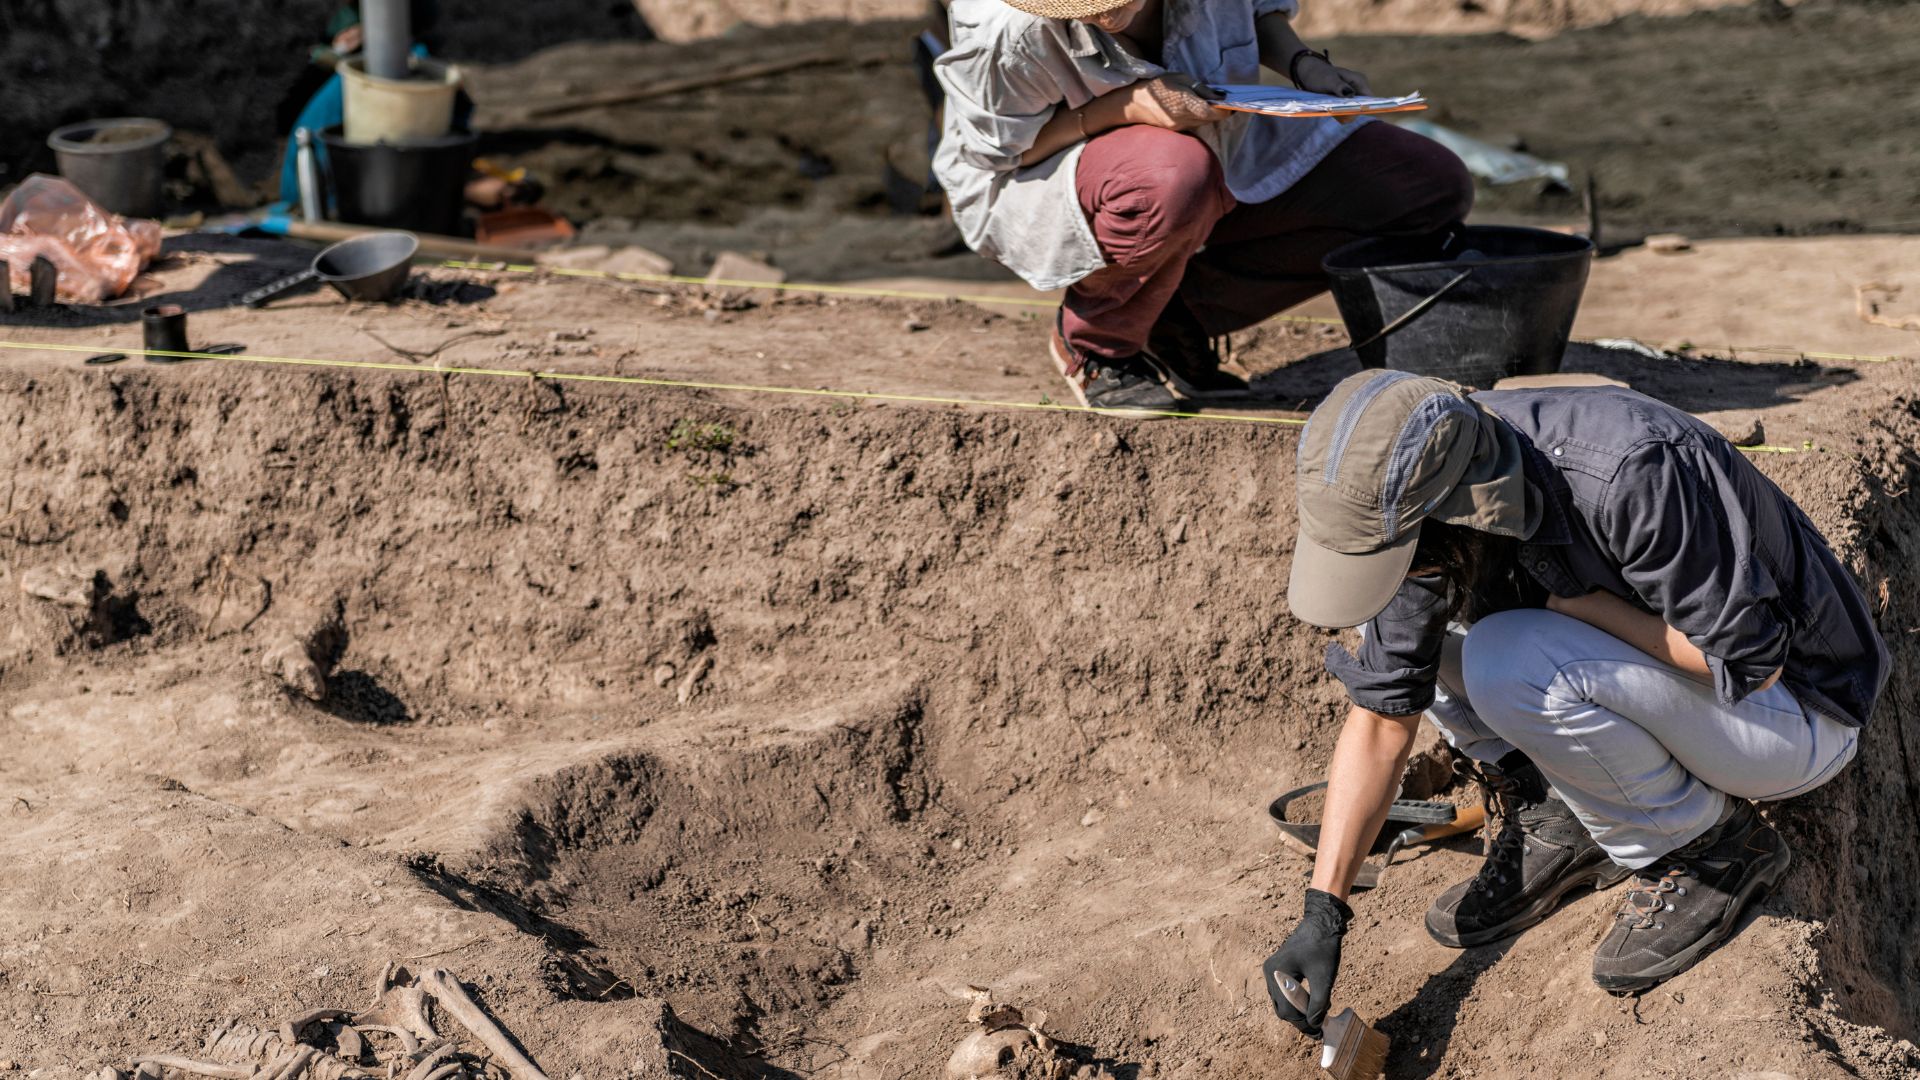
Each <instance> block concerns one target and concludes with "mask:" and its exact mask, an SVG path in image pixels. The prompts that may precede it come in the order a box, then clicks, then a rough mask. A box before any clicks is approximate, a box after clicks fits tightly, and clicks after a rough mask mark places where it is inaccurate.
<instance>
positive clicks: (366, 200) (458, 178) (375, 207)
mask: <svg viewBox="0 0 1920 1080" xmlns="http://www.w3.org/2000/svg"><path fill="white" fill-rule="evenodd" d="M479 141H480V136H478V135H475V134H472V133H470V132H469V133H463V134H456V135H443V136H440V137H439V138H434V139H409V140H407V141H406V142H404V143H390V142H379V143H374V144H372V145H371V146H369V145H365V144H362V143H350V142H348V141H346V139H345V138H343V137H342V136H341V134H340V129H339V128H329V129H328V130H326V131H323V132H321V133H320V142H321V143H322V145H324V146H325V147H326V152H327V170H328V173H329V174H330V177H331V187H332V191H333V199H334V210H335V213H336V214H337V215H338V216H339V220H341V221H349V222H352V223H354V224H356V225H375V226H378V227H380V228H382V229H406V230H408V231H411V232H424V233H440V234H442V235H448V236H457V235H460V234H461V233H462V232H464V230H463V229H462V220H461V211H462V210H464V209H465V207H466V203H467V200H466V188H467V174H468V173H469V172H470V171H471V169H472V166H473V148H474V145H475V144H476V143H478V142H479Z"/></svg>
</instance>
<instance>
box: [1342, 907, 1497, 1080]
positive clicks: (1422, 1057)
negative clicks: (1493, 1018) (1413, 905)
mask: <svg viewBox="0 0 1920 1080" xmlns="http://www.w3.org/2000/svg"><path fill="white" fill-rule="evenodd" d="M1516 940H1518V939H1517V938H1507V939H1505V940H1503V941H1496V942H1494V943H1493V944H1491V945H1483V946H1481V947H1480V948H1477V949H1467V950H1466V951H1464V952H1462V953H1460V955H1459V956H1457V957H1455V958H1454V961H1453V963H1451V964H1448V965H1447V966H1446V968H1445V969H1443V970H1441V971H1439V972H1436V973H1435V974H1434V975H1433V977H1431V978H1429V979H1428V980H1427V981H1426V984H1425V985H1423V986H1422V987H1420V992H1419V993H1418V994H1415V995H1414V996H1413V1000H1411V1001H1409V1002H1407V1003H1406V1004H1405V1005H1402V1006H1400V1007H1399V1008H1397V1009H1395V1010H1393V1012H1392V1013H1390V1014H1388V1015H1387V1016H1385V1017H1383V1018H1382V1019H1381V1020H1380V1022H1379V1023H1378V1024H1377V1025H1375V1026H1376V1027H1378V1028H1379V1029H1380V1030H1381V1031H1382V1032H1384V1033H1385V1034H1386V1036H1387V1037H1388V1038H1389V1039H1392V1040H1393V1044H1392V1049H1391V1050H1389V1051H1388V1054H1387V1072H1388V1073H1389V1074H1391V1075H1393V1076H1400V1077H1409V1078H1413V1080H1424V1078H1425V1077H1429V1076H1432V1075H1434V1074H1435V1073H1437V1072H1439V1071H1440V1066H1441V1063H1442V1062H1444V1061H1446V1059H1447V1047H1448V1045H1449V1044H1451V1043H1452V1042H1453V1029H1454V1025H1456V1024H1458V1023H1459V1022H1460V1007H1461V1005H1462V1004H1464V1003H1465V1002H1466V1000H1467V998H1468V997H1469V996H1470V995H1472V993H1473V986H1474V984H1475V983H1476V982H1478V981H1479V979H1480V976H1482V975H1484V974H1486V972H1487V971H1488V969H1490V968H1492V967H1493V965H1495V964H1497V963H1499V962H1500V958H1501V957H1503V956H1505V955H1507V950H1508V949H1511V948H1513V943H1514V942H1515V941H1516Z"/></svg>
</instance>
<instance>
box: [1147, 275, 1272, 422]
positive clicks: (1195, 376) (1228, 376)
mask: <svg viewBox="0 0 1920 1080" xmlns="http://www.w3.org/2000/svg"><path fill="white" fill-rule="evenodd" d="M1220 340H1225V339H1224V338H1222V339H1220ZM1147 353H1148V354H1149V355H1150V356H1152V357H1153V358H1154V359H1155V360H1158V361H1159V362H1160V366H1161V367H1162V368H1164V369H1166V372H1167V377H1168V381H1170V382H1171V383H1173V388H1174V389H1175V390H1178V391H1179V392H1180V396H1182V397H1185V398H1188V399H1190V400H1193V401H1218V400H1222V399H1228V398H1244V397H1248V396H1250V395H1251V394H1252V393H1253V388H1252V387H1250V386H1248V385H1247V380H1245V379H1242V378H1241V377H1240V376H1238V375H1235V374H1233V373H1231V372H1228V371H1223V370H1221V367H1220V365H1221V363H1222V361H1221V357H1220V350H1219V348H1218V347H1217V344H1216V341H1215V339H1214V338H1211V337H1208V336H1207V331H1206V329H1205V328H1203V327H1202V326H1201V325H1200V320H1199V319H1198V318H1196V317H1195V316H1194V314H1193V311H1192V309H1190V308H1188V307H1187V305H1186V302H1185V301H1184V300H1181V299H1180V297H1179V295H1178V294H1175V296H1174V298H1173V299H1172V300H1170V301H1168V302H1167V310H1165V311H1163V312H1161V313H1160V318H1159V320H1158V321H1156V322H1155V323H1154V324H1153V329H1152V330H1151V331H1149V332H1148V334H1147Z"/></svg>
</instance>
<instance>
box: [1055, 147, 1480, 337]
mask: <svg viewBox="0 0 1920 1080" xmlns="http://www.w3.org/2000/svg"><path fill="white" fill-rule="evenodd" d="M1077 185H1078V188H1079V195H1080V206H1081V209H1083V210H1084V211H1086V214H1087V220H1088V221H1090V222H1092V224H1093V235H1094V237H1095V239H1097V240H1098V241H1099V242H1100V250H1101V253H1102V254H1104V255H1105V256H1106V257H1107V263H1108V265H1107V266H1106V268H1105V269H1102V270H1099V271H1097V272H1095V273H1094V274H1092V275H1090V276H1089V277H1087V278H1084V279H1082V280H1081V281H1079V282H1077V283H1076V284H1074V285H1073V287H1071V288H1069V289H1068V290H1067V298H1066V303H1065V305H1064V308H1065V313H1064V316H1063V318H1064V325H1065V329H1066V336H1067V340H1068V341H1070V342H1072V343H1073V344H1074V345H1075V346H1078V347H1079V348H1081V349H1084V350H1086V351H1088V352H1091V353H1095V354H1097V355H1101V356H1109V357H1123V356H1129V355H1131V354H1133V353H1136V352H1139V351H1140V350H1141V349H1142V348H1144V347H1145V345H1146V343H1147V334H1148V332H1149V331H1150V330H1151V329H1152V328H1153V324H1154V321H1155V320H1156V319H1158V318H1159V317H1160V314H1161V312H1163V311H1165V310H1166V308H1167V305H1168V304H1169V303H1170V302H1172V301H1173V299H1174V297H1175V295H1176V294H1178V296H1179V298H1180V300H1181V301H1183V302H1184V303H1185V304H1186V305H1187V308H1188V309H1189V310H1190V311H1192V313H1193V314H1194V316H1195V317H1196V318H1198V319H1199V321H1200V325H1201V326H1202V327H1203V328H1205V330H1206V331H1207V332H1208V333H1209V334H1228V333H1232V332H1233V331H1235V330H1241V329H1245V328H1246V327H1249V326H1252V325H1253V324H1255V323H1257V322H1260V321H1261V320H1263V319H1266V318H1268V317H1270V316H1272V315H1275V314H1278V313H1279V312H1281V311H1284V310H1286V309H1287V308H1290V307H1292V306H1293V305H1295V304H1298V303H1300V302H1301V301H1302V300H1306V299H1308V298H1309V297H1312V296H1315V295H1318V294H1319V293H1321V292H1323V291H1325V290H1326V288H1327V278H1326V274H1325V273H1323V272H1322V271H1321V269H1320V260H1321V259H1323V258H1325V257H1326V254H1327V253H1328V252H1330V251H1332V250H1333V249H1334V248H1336V247H1339V246H1340V245H1342V244H1345V243H1347V242H1348V241H1351V240H1357V239H1359V238H1360V237H1363V236H1392V235H1419V234H1422V233H1428V232H1433V231H1435V230H1437V229H1441V228H1444V227H1446V226H1447V225H1450V224H1453V223H1454V222H1458V221H1460V220H1462V219H1463V218H1465V217H1466V216H1467V211H1468V210H1470V209H1471V208H1472V207H1473V179H1472V178H1471V177H1470V176H1468V175H1467V170H1466V166H1464V165H1462V164H1461V163H1460V159H1459V158H1457V157H1455V156H1454V155H1453V153H1452V152H1451V151H1449V150H1447V149H1446V148H1445V147H1443V146H1441V145H1440V144H1439V143H1436V142H1434V141H1433V140H1431V139H1427V138H1423V137H1422V136H1419V135H1415V134H1412V133H1411V132H1407V131H1403V130H1402V129H1400V128H1397V127H1394V126H1393V125H1392V124H1384V123H1373V124H1367V125H1366V126H1365V127H1362V128H1361V129H1360V130H1358V131H1356V132H1354V133H1353V134H1352V135H1350V136H1348V137H1347V139H1346V141H1344V142H1342V143H1341V144H1340V145H1339V146H1337V147H1335V148H1334V150H1333V153H1331V154H1329V155H1327V157H1326V159H1325V160H1323V161H1321V162H1320V164H1319V165H1317V166H1315V167H1314V168H1313V170H1312V171H1310V172H1308V173H1307V175H1306V176H1304V177H1302V178H1301V179H1300V181H1299V182H1298V183H1296V184H1294V185H1293V186H1292V187H1291V188H1288V189H1287V190H1286V191H1284V192H1282V193H1281V194H1280V195H1279V196H1278V197H1276V198H1273V199H1270V200H1268V201H1266V202H1263V203H1250V204H1246V205H1241V204H1238V203H1236V202H1235V201H1234V198H1233V195H1232V193H1231V192H1229V191H1228V190H1227V183H1226V179H1225V177H1224V176H1223V175H1222V174H1221V170H1220V162H1219V161H1218V160H1217V159H1216V158H1215V157H1214V156H1213V151H1211V150H1209V149H1207V147H1206V145H1205V144H1204V143H1202V142H1201V141H1200V140H1198V139H1196V138H1194V137H1192V136H1191V135H1183V134H1180V133H1178V132H1172V131H1167V130H1165V129H1162V128H1156V127H1146V126H1132V127H1123V128H1115V129H1113V130H1111V131H1107V132H1103V133H1101V134H1099V135H1096V136H1094V137H1093V139H1092V140H1091V141H1089V142H1088V143H1087V146H1086V149H1085V150H1083V151H1082V152H1081V156H1080V168H1079V175H1078V179H1077Z"/></svg>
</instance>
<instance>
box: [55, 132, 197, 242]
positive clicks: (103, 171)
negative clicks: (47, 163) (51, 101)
mask: <svg viewBox="0 0 1920 1080" xmlns="http://www.w3.org/2000/svg"><path fill="white" fill-rule="evenodd" d="M171 138H173V128H171V127H169V126H167V124H166V122H165V121H162V120H151V119H148V118H146V117H142V116H127V117H120V118H118V119H113V120H89V121H87V122H86V123H84V124H68V125H67V126H66V127H63V128H60V129H58V130H57V131H55V132H54V133H53V134H52V135H49V136H47V145H48V146H49V147H51V148H52V149H53V156H54V160H55V161H57V162H59V164H60V175H61V176H64V177H66V178H67V179H68V180H70V181H72V182H73V186H74V187H77V188H79V189H80V190H81V191H82V192H84V193H85V194H86V196H87V198H89V199H92V200H93V201H94V202H96V203H99V204H100V206H101V208H102V209H104V210H106V211H107V212H108V213H110V214H123V215H125V216H127V217H143V218H150V217H156V216H158V215H159V213H160V206H161V190H160V181H161V179H162V178H163V175H164V173H165V171H166V164H167V140H168V139H171Z"/></svg>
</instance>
